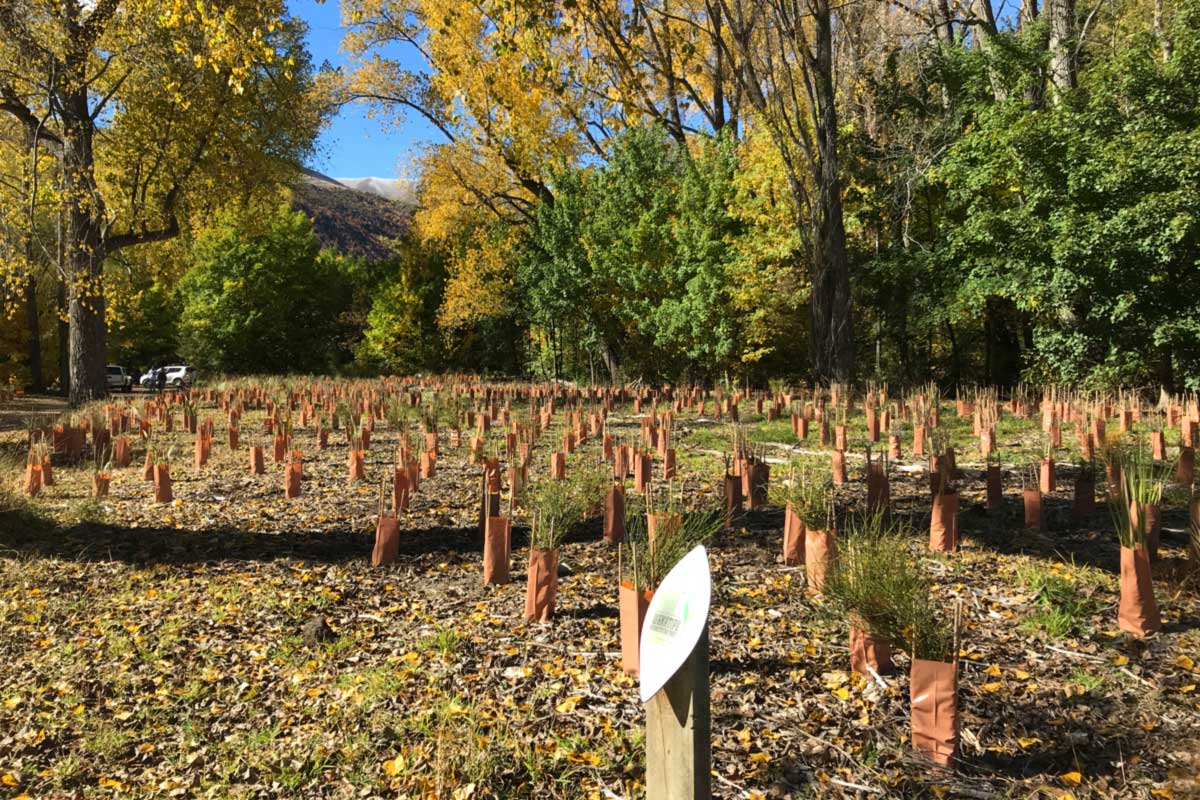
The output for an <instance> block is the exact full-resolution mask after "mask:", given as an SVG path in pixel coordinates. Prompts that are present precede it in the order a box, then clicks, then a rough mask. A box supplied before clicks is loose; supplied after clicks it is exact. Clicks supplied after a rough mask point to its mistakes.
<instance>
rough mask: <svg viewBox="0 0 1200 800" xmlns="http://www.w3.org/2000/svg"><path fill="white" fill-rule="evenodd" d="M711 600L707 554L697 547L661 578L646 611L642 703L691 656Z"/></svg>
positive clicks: (643, 643)
mask: <svg viewBox="0 0 1200 800" xmlns="http://www.w3.org/2000/svg"><path fill="white" fill-rule="evenodd" d="M711 599H712V577H711V576H710V575H709V569H708V553H707V552H706V551H705V549H704V545H697V546H696V547H695V548H694V549H693V550H692V551H691V552H690V553H688V554H687V555H686V556H684V557H683V558H682V559H680V561H679V563H678V564H676V565H675V566H674V567H673V568H672V569H671V571H670V572H668V573H667V577H665V578H663V582H662V583H661V584H659V587H658V589H656V590H655V592H654V597H653V598H651V600H650V607H649V608H647V609H646V621H645V622H644V623H643V624H642V641H641V650H640V653H639V656H638V662H639V666H640V668H641V680H642V684H641V697H642V702H643V703H645V702H646V701H647V700H649V699H650V698H651V697H653V696H654V695H655V694H657V693H658V690H659V689H661V688H663V686H665V685H666V684H667V681H669V680H670V679H671V676H673V675H674V674H675V673H676V672H678V671H679V668H680V667H681V666H683V662H685V661H687V658H688V656H689V655H691V652H692V648H694V647H695V646H696V642H698V641H700V634H701V633H703V631H704V626H705V624H707V622H708V606H709V603H710V601H711Z"/></svg>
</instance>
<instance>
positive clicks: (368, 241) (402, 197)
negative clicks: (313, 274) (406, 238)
mask: <svg viewBox="0 0 1200 800" xmlns="http://www.w3.org/2000/svg"><path fill="white" fill-rule="evenodd" d="M301 173H302V176H301V179H300V181H299V183H298V184H297V185H296V187H295V191H294V192H293V205H294V206H295V207H296V208H298V209H299V210H301V211H303V212H304V213H305V214H307V215H308V216H309V218H310V219H311V220H312V221H313V230H315V231H316V233H317V237H318V238H319V239H320V240H321V244H322V245H324V246H325V247H329V248H331V249H333V250H337V251H338V252H340V253H343V254H345V255H353V256H360V257H362V258H366V259H368V260H370V261H381V260H383V259H385V258H388V257H390V256H391V255H392V253H393V252H394V251H393V248H392V246H391V244H390V243H391V242H392V241H394V240H395V239H398V238H400V237H401V236H403V235H404V233H405V232H406V231H407V230H408V225H409V220H410V219H411V217H412V210H413V208H414V207H415V206H416V202H415V196H416V191H415V188H414V187H413V186H412V182H411V181H399V180H389V179H387V178H351V179H346V180H336V179H334V178H330V177H328V176H326V175H322V174H321V173H319V172H314V171H313V170H309V169H301Z"/></svg>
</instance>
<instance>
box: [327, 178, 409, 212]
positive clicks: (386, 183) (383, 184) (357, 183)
mask: <svg viewBox="0 0 1200 800" xmlns="http://www.w3.org/2000/svg"><path fill="white" fill-rule="evenodd" d="M334 180H335V181H337V182H338V183H340V184H341V185H342V186H349V187H350V188H351V189H357V190H358V191H360V192H368V193H370V194H377V195H379V196H380V197H386V198H387V199H388V200H393V201H395V202H397V203H401V204H403V205H406V206H415V205H416V204H417V182H416V181H411V180H403V179H401V178H334Z"/></svg>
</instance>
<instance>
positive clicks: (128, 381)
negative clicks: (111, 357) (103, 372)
mask: <svg viewBox="0 0 1200 800" xmlns="http://www.w3.org/2000/svg"><path fill="white" fill-rule="evenodd" d="M108 390H109V391H110V392H125V393H126V394H128V393H129V392H132V391H133V376H132V375H130V374H129V372H128V371H127V370H126V369H125V368H124V367H118V366H117V365H116V364H109V365H108Z"/></svg>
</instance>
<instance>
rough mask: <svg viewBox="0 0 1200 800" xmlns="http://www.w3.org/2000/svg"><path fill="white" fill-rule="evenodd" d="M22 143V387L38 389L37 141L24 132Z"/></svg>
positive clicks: (39, 355)
mask: <svg viewBox="0 0 1200 800" xmlns="http://www.w3.org/2000/svg"><path fill="white" fill-rule="evenodd" d="M25 147H26V150H27V152H28V154H29V158H30V168H29V171H28V172H27V173H25V179H24V183H25V186H24V189H25V194H26V196H27V197H28V198H29V224H28V225H27V226H26V229H25V232H24V234H23V236H22V238H23V241H22V243H21V249H22V251H23V254H24V256H25V280H24V281H22V286H21V294H22V300H23V301H24V303H25V368H26V369H28V370H29V383H28V385H27V386H26V388H27V389H28V390H29V391H31V392H40V391H42V389H43V388H44V386H43V383H42V330H41V327H42V326H41V324H40V322H39V320H38V298H37V295H38V292H37V276H36V275H35V274H34V264H35V263H36V262H37V251H36V250H35V248H34V242H33V227H34V209H35V207H36V205H35V204H36V201H37V200H36V194H37V186H36V185H35V182H36V178H35V172H36V168H37V158H38V142H37V139H36V138H35V137H34V136H33V134H32V133H29V134H27V136H26V141H25Z"/></svg>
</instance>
